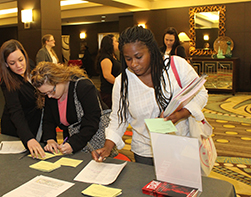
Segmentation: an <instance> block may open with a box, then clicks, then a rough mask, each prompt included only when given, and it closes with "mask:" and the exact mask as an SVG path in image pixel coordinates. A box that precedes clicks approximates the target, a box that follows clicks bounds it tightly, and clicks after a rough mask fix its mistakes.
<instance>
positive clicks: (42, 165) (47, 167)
mask: <svg viewBox="0 0 251 197" xmlns="http://www.w3.org/2000/svg"><path fill="white" fill-rule="evenodd" d="M29 167H30V168H33V169H35V170H40V171H43V172H51V171H53V170H55V169H58V168H60V167H61V165H59V164H55V163H51V162H48V161H39V162H37V163H35V164H32V165H30V166H29Z"/></svg>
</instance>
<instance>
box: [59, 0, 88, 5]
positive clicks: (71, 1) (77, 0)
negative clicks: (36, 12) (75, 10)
mask: <svg viewBox="0 0 251 197" xmlns="http://www.w3.org/2000/svg"><path fill="white" fill-rule="evenodd" d="M80 3H89V2H88V1H81V0H68V1H60V5H61V6H66V5H74V4H80Z"/></svg>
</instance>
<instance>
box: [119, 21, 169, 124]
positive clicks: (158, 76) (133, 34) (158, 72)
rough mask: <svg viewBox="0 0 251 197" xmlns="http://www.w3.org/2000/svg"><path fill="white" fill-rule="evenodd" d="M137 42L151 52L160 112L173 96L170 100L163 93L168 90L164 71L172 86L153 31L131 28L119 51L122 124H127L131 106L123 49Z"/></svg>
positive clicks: (121, 40) (122, 37) (123, 37)
mask: <svg viewBox="0 0 251 197" xmlns="http://www.w3.org/2000/svg"><path fill="white" fill-rule="evenodd" d="M135 42H140V43H141V44H144V45H146V47H147V48H148V50H149V52H150V59H151V60H150V65H151V76H152V81H153V86H154V91H155V97H156V101H157V104H158V106H159V109H160V112H161V111H162V110H163V109H165V108H166V107H167V105H168V103H169V101H170V99H171V95H170V98H166V96H165V95H164V93H163V90H164V91H165V89H166V83H165V80H164V71H165V72H166V74H167V77H168V81H169V84H170V79H169V76H168V73H167V71H166V67H165V64H164V62H163V58H162V55H161V53H160V51H159V47H158V44H157V42H156V40H155V38H154V35H153V33H152V32H151V30H149V29H144V28H143V27H138V26H134V27H129V28H127V29H126V30H124V31H123V32H122V33H121V34H120V37H119V50H120V54H121V64H122V76H121V77H122V78H121V90H120V105H119V110H118V116H120V123H122V122H125V121H126V120H127V117H126V113H127V110H128V106H129V101H128V83H129V81H128V78H127V75H126V68H127V64H126V61H125V58H124V56H123V47H124V45H125V44H128V43H135ZM161 85H163V89H162V88H161ZM170 92H171V91H170Z"/></svg>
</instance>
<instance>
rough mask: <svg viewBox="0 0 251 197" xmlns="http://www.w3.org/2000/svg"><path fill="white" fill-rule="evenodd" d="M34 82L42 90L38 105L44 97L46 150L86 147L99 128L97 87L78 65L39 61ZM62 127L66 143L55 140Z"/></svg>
mask: <svg viewBox="0 0 251 197" xmlns="http://www.w3.org/2000/svg"><path fill="white" fill-rule="evenodd" d="M31 81H32V84H33V85H34V86H35V87H36V88H37V89H38V90H39V92H40V94H39V95H40V96H39V99H38V103H39V106H40V107H42V106H43V102H41V101H42V99H43V95H44V96H45V107H44V118H43V131H44V137H43V139H44V140H45V142H47V145H46V146H45V148H44V149H45V150H46V151H50V152H54V151H55V152H58V150H59V151H60V152H62V153H63V154H70V153H75V152H77V151H79V150H81V149H83V148H84V147H85V146H86V144H87V142H88V141H89V140H90V139H91V138H92V136H93V135H94V134H95V133H96V131H97V130H98V128H99V119H100V114H101V110H100V106H99V102H98V97H97V90H96V88H95V86H94V85H93V83H92V82H91V81H90V80H89V79H87V78H86V77H85V73H84V71H83V70H82V69H80V68H78V67H77V66H69V67H67V66H59V65H57V64H54V63H51V62H40V63H39V64H38V65H37V66H36V68H35V69H34V70H33V71H32V79H31ZM57 126H59V127H60V128H61V129H62V130H63V136H64V138H67V139H68V140H67V141H66V143H65V144H61V145H59V144H58V143H57V140H56V127H57Z"/></svg>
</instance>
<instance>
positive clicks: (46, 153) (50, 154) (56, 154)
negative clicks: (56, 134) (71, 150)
mask: <svg viewBox="0 0 251 197" xmlns="http://www.w3.org/2000/svg"><path fill="white" fill-rule="evenodd" d="M62 155H63V154H62V153H61V152H59V153H53V154H52V153H48V152H45V157H41V156H40V155H39V156H38V158H36V159H40V160H46V159H50V158H52V157H56V156H62ZM28 157H32V156H31V154H30V155H28Z"/></svg>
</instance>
